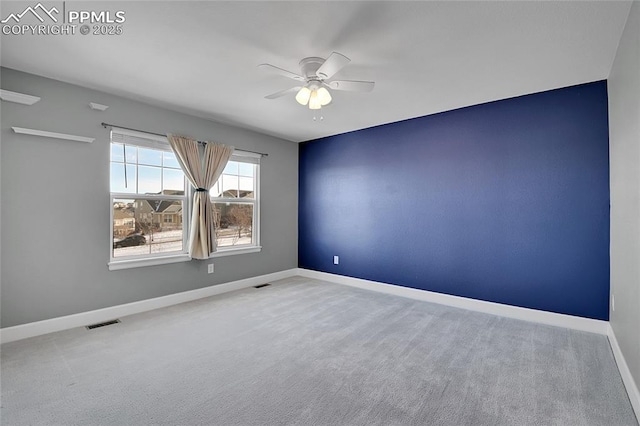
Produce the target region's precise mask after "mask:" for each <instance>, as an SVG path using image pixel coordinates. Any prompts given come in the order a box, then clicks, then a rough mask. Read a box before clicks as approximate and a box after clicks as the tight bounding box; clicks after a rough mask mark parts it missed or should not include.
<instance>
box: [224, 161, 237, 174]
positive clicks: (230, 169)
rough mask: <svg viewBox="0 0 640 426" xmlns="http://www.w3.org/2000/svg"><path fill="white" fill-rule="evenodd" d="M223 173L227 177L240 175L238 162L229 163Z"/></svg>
mask: <svg viewBox="0 0 640 426" xmlns="http://www.w3.org/2000/svg"><path fill="white" fill-rule="evenodd" d="M222 173H224V174H226V175H237V174H238V162H237V161H229V162H228V163H227V166H226V167H225V168H224V170H223V171H222Z"/></svg>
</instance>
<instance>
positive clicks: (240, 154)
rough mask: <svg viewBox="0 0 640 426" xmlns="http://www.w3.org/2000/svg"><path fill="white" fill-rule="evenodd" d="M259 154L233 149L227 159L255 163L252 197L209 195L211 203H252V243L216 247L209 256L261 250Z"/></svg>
mask: <svg viewBox="0 0 640 426" xmlns="http://www.w3.org/2000/svg"><path fill="white" fill-rule="evenodd" d="M261 158H262V155H261V154H256V153H253V152H247V151H242V150H235V151H233V155H232V156H231V158H230V159H229V161H237V162H241V163H252V164H255V166H256V167H255V173H254V183H255V190H254V198H253V200H247V199H242V198H229V197H209V198H210V200H211V202H212V203H226V202H228V203H234V204H252V205H253V224H252V226H251V233H252V238H251V239H252V244H251V245H248V244H243V245H239V246H228V247H218V248H217V250H216V251H215V252H213V253H211V254H210V255H209V257H210V258H215V257H223V256H231V255H235V254H245V253H257V252H260V251H261V250H262V246H261V245H260V159H261Z"/></svg>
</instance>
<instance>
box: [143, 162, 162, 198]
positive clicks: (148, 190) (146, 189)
mask: <svg viewBox="0 0 640 426" xmlns="http://www.w3.org/2000/svg"><path fill="white" fill-rule="evenodd" d="M161 170H162V169H160V168H159V167H146V166H138V193H139V194H159V193H160V191H161V190H162V188H161V185H160V178H161Z"/></svg>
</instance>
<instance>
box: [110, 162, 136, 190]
mask: <svg viewBox="0 0 640 426" xmlns="http://www.w3.org/2000/svg"><path fill="white" fill-rule="evenodd" d="M125 185H126V186H125ZM111 192H125V193H129V192H136V166H132V165H129V164H127V179H126V183H125V177H124V163H111Z"/></svg>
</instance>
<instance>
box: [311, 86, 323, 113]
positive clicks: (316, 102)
mask: <svg viewBox="0 0 640 426" xmlns="http://www.w3.org/2000/svg"><path fill="white" fill-rule="evenodd" d="M320 108H322V104H321V103H320V96H318V91H317V90H313V91H311V97H310V98H309V109H320Z"/></svg>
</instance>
